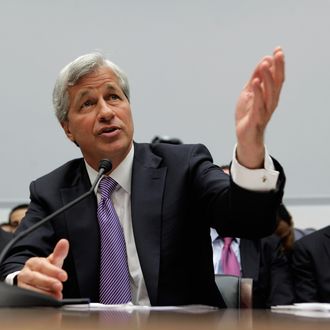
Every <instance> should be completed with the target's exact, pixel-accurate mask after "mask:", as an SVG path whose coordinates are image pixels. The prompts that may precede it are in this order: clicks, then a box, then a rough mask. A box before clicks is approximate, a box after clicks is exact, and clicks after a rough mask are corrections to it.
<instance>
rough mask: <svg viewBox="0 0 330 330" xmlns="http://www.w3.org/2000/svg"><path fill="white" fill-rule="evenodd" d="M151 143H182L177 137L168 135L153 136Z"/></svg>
mask: <svg viewBox="0 0 330 330" xmlns="http://www.w3.org/2000/svg"><path fill="white" fill-rule="evenodd" d="M151 143H169V144H182V141H181V140H180V139H178V138H171V137H169V136H158V135H157V136H155V137H154V138H153V139H152V140H151Z"/></svg>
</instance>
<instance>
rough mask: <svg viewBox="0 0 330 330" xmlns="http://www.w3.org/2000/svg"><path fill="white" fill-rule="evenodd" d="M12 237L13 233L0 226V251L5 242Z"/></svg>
mask: <svg viewBox="0 0 330 330" xmlns="http://www.w3.org/2000/svg"><path fill="white" fill-rule="evenodd" d="M12 238H13V233H11V232H9V231H6V230H4V229H3V228H2V225H1V227H0V253H1V251H2V249H3V248H4V247H5V246H6V244H7V243H8V242H9V241H10V240H11V239H12Z"/></svg>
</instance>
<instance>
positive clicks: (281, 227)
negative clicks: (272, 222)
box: [275, 204, 300, 253]
mask: <svg viewBox="0 0 330 330" xmlns="http://www.w3.org/2000/svg"><path fill="white" fill-rule="evenodd" d="M275 234H276V235H277V236H279V237H280V239H281V243H282V248H283V250H284V252H287V253H290V252H291V251H292V247H293V243H294V241H295V239H296V237H295V236H296V235H295V229H294V222H293V220H292V216H291V214H290V213H289V211H288V210H287V208H286V207H285V205H284V204H281V205H280V206H279V208H278V211H277V227H276V229H275ZM299 236H300V235H299Z"/></svg>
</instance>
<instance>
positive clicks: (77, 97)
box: [74, 90, 89, 103]
mask: <svg viewBox="0 0 330 330" xmlns="http://www.w3.org/2000/svg"><path fill="white" fill-rule="evenodd" d="M88 94H89V90H82V91H80V92H79V93H78V94H77V96H76V97H75V99H74V103H78V102H79V101H80V100H81V99H82V98H84V97H85V96H86V95H88Z"/></svg>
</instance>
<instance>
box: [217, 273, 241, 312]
mask: <svg viewBox="0 0 330 330" xmlns="http://www.w3.org/2000/svg"><path fill="white" fill-rule="evenodd" d="M214 276H215V283H216V285H217V287H218V289H219V291H220V293H221V295H222V298H223V300H224V301H225V304H226V306H227V307H228V308H240V305H241V301H240V300H241V299H240V297H241V278H240V277H239V276H234V275H220V274H215V275H214Z"/></svg>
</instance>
